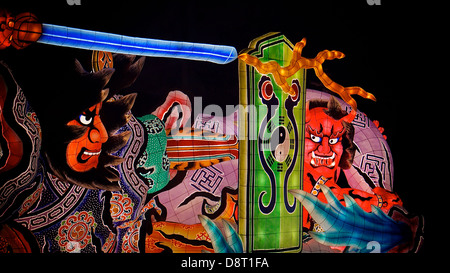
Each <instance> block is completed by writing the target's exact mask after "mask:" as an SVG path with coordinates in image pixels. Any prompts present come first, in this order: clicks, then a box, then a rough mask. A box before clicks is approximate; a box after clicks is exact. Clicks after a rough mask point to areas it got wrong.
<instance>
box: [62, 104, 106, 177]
mask: <svg viewBox="0 0 450 273" xmlns="http://www.w3.org/2000/svg"><path fill="white" fill-rule="evenodd" d="M101 107H102V103H101V102H100V103H98V104H95V105H93V106H92V107H90V108H89V109H88V110H86V111H85V112H83V113H82V114H81V115H80V116H79V117H78V119H74V120H71V121H69V122H68V123H67V125H75V126H82V127H84V128H85V129H86V131H85V133H84V134H83V135H82V136H81V137H79V138H77V139H74V140H72V141H70V143H69V144H68V145H67V150H66V158H67V164H68V165H69V166H70V168H72V169H73V170H74V171H77V172H86V171H88V170H90V169H92V168H96V167H97V164H98V158H99V155H100V153H101V151H102V144H103V143H105V142H106V141H107V140H108V133H107V132H106V129H105V126H104V125H103V123H102V120H101V119H100V116H99V112H100V109H101Z"/></svg>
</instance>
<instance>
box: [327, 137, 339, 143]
mask: <svg viewBox="0 0 450 273" xmlns="http://www.w3.org/2000/svg"><path fill="white" fill-rule="evenodd" d="M338 141H339V138H338V137H337V138H330V139H329V140H328V143H330V144H331V145H333V144H336V143H338Z"/></svg>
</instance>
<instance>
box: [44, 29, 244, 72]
mask: <svg viewBox="0 0 450 273" xmlns="http://www.w3.org/2000/svg"><path fill="white" fill-rule="evenodd" d="M37 42H39V43H43V44H50V45H56V46H63V47H72V48H81V49H87V50H99V51H108V52H112V53H122V54H132V55H140V56H149V57H166V58H179V59H187V60H197V61H208V62H212V63H217V64H226V63H230V62H232V61H234V60H235V59H236V58H237V52H236V49H235V48H234V47H232V46H224V45H212V44H201V43H189V42H176V41H166V40H159V39H148V38H139V37H130V36H125V35H118V34H112V33H106V32H100V31H92V30H84V29H78V28H71V27H65V26H58V25H52V24H42V35H41V37H40V38H39V40H38V41H37Z"/></svg>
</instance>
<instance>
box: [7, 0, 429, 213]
mask: <svg viewBox="0 0 450 273" xmlns="http://www.w3.org/2000/svg"><path fill="white" fill-rule="evenodd" d="M3 2H5V1H3ZM11 2H13V1H11ZM22 2H23V3H22ZM93 2H94V1H87V0H81V5H80V6H69V5H68V4H67V3H66V1H65V0H59V1H52V2H51V3H48V4H47V3H44V1H25V2H24V1H14V3H10V4H6V6H7V7H8V8H9V9H10V10H12V11H13V13H15V14H17V13H19V12H24V11H30V12H33V13H34V14H36V15H37V17H38V18H39V19H40V20H41V21H42V22H45V23H50V24H56V25H65V26H70V27H76V28H84V29H90V30H97V31H104V32H112V33H116V34H123V35H128V36H138V37H148V38H156V39H165V40H174V41H188V42H198V43H212V44H223V45H230V46H234V47H235V48H236V49H237V50H238V52H239V51H240V50H242V49H245V48H246V47H247V46H248V43H249V42H250V41H251V40H252V39H254V38H256V37H259V36H261V35H263V34H265V33H268V32H271V31H278V32H282V33H283V34H285V35H286V37H287V38H288V39H290V40H291V41H292V42H293V43H294V44H295V43H296V42H298V41H300V40H301V39H302V38H303V37H306V38H307V45H306V47H305V48H304V50H303V56H305V57H310V58H312V57H315V55H316V54H317V53H318V52H319V51H321V50H324V49H330V50H339V51H342V52H344V53H345V54H346V57H345V58H344V59H341V60H333V61H327V62H325V63H324V69H325V71H326V72H327V73H328V75H329V76H330V77H331V78H332V79H333V80H334V81H336V82H338V83H340V84H341V85H344V86H361V87H363V88H364V89H366V90H367V91H369V92H371V93H373V94H374V95H375V96H376V97H377V99H378V101H377V102H372V101H369V100H365V99H362V98H360V97H355V98H356V100H357V102H358V109H360V110H361V111H363V112H365V113H366V114H367V115H368V116H369V117H370V118H371V119H375V120H379V121H380V123H381V126H383V127H385V129H386V131H385V134H386V135H387V136H388V143H389V145H390V147H391V150H392V152H393V157H394V175H395V176H394V177H395V178H394V189H395V191H396V192H398V193H399V194H400V197H401V198H402V199H403V201H404V203H405V206H406V208H410V210H411V211H413V212H417V213H421V214H424V208H423V206H422V204H421V203H422V201H421V198H422V195H421V186H420V185H421V182H420V181H418V180H417V177H421V176H422V175H421V173H420V175H418V173H417V172H420V170H423V169H424V167H423V164H422V162H423V160H421V154H419V153H418V152H417V150H416V149H417V146H418V145H417V140H418V137H417V134H419V133H418V129H419V127H418V126H419V125H418V121H417V120H416V118H417V116H418V115H417V113H416V114H414V115H413V114H412V113H413V111H420V110H418V107H421V103H422V102H421V100H420V97H419V98H418V94H419V92H420V91H421V90H422V88H423V87H422V85H421V84H419V82H420V79H421V76H422V75H421V73H422V72H421V69H419V68H417V67H416V55H414V54H417V53H416V50H417V43H418V39H419V38H421V37H422V35H423V33H421V32H424V31H426V29H425V28H421V27H418V26H420V25H421V21H420V18H421V17H420V16H417V14H416V13H414V12H413V11H412V10H411V9H406V8H405V7H406V6H408V5H413V4H410V2H409V1H403V2H405V3H404V4H403V3H401V1H395V2H396V4H394V3H392V2H393V1H387V0H381V3H382V4H381V6H370V5H368V4H367V1H366V0H352V1H316V0H315V1H301V0H296V1H282V0H277V1H261V2H257V1H251V2H250V1H245V2H244V1H222V2H219V1H203V2H194V3H191V2H188V1H161V2H160V3H154V2H155V1H132V0H127V1H95V4H94V3H93ZM2 5H3V4H2ZM25 50H26V49H25ZM237 69H238V68H237V61H235V62H232V63H230V64H227V65H216V64H212V63H205V62H196V61H185V60H177V59H163V58H147V59H146V63H145V66H144V70H143V72H142V74H141V76H140V77H139V78H138V80H137V81H136V83H135V84H134V85H133V86H132V87H131V88H130V90H129V91H130V92H132V91H137V92H139V95H138V100H137V102H136V104H135V108H134V110H133V111H134V114H135V115H136V116H140V115H143V114H146V113H149V112H151V111H153V110H154V108H155V106H157V105H159V104H161V103H162V102H163V100H164V98H165V96H166V95H167V93H168V92H169V91H171V90H176V89H178V90H182V91H183V92H185V93H187V94H188V95H189V96H191V99H192V98H193V96H204V95H207V96H205V97H203V105H204V106H205V105H207V104H210V103H211V104H212V103H214V104H219V105H222V106H224V105H227V104H232V105H237V104H238V103H239V100H238V92H237V90H238V70H237ZM307 83H308V85H309V86H311V85H312V84H314V83H318V80H317V78H316V77H315V75H314V73H313V72H312V71H310V73H309V74H308V78H307ZM211 94H215V95H213V96H211ZM413 94H414V97H413ZM408 95H410V97H407V96H408ZM412 139H413V141H415V144H414V145H411V143H412V141H411V140H412Z"/></svg>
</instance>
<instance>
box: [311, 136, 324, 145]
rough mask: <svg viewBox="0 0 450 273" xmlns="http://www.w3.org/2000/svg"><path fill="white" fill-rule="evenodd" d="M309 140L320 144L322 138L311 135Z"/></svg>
mask: <svg viewBox="0 0 450 273" xmlns="http://www.w3.org/2000/svg"><path fill="white" fill-rule="evenodd" d="M311 140H312V141H314V142H315V143H320V142H322V138H321V137H318V136H315V135H313V134H311Z"/></svg>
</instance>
